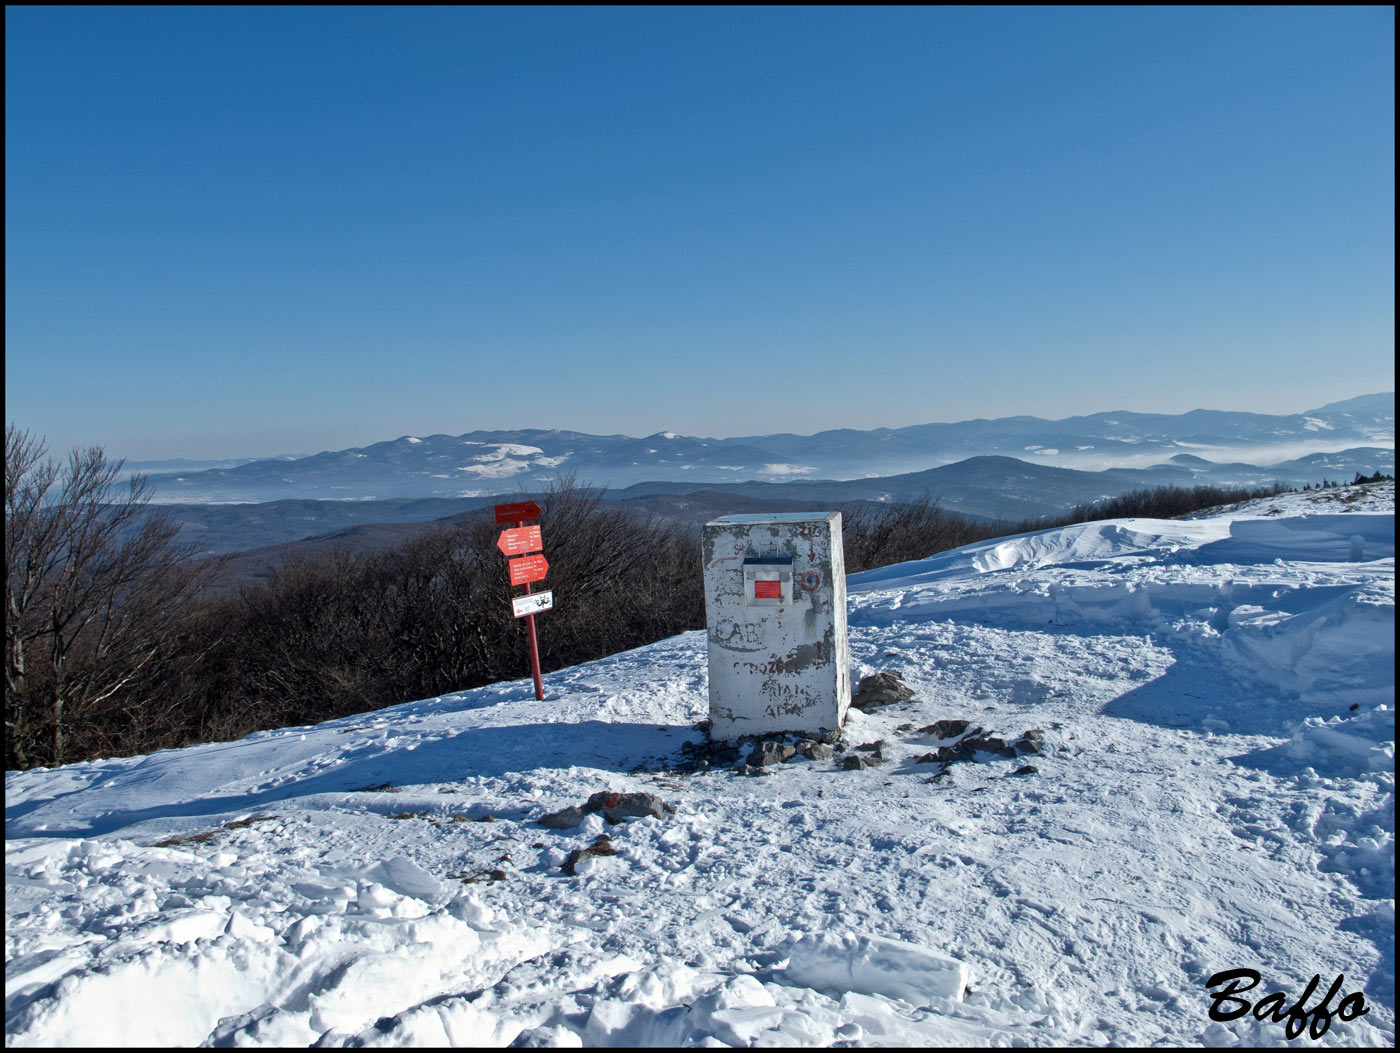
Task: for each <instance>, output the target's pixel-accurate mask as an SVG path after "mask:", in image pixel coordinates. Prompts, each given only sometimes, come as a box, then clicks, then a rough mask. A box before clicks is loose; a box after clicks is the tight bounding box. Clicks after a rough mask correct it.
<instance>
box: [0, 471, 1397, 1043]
mask: <svg viewBox="0 0 1400 1053" xmlns="http://www.w3.org/2000/svg"><path fill="white" fill-rule="evenodd" d="M1357 539H1359V542H1358V541H1357ZM1394 572H1395V564H1394V488H1393V484H1391V485H1374V486H1370V487H1366V488H1364V489H1362V488H1344V489H1340V490H1327V491H1317V492H1310V493H1305V494H1293V495H1282V496H1280V497H1276V498H1270V499H1267V500H1265V501H1260V502H1253V503H1250V504H1247V505H1243V506H1240V507H1238V508H1235V509H1232V510H1229V511H1227V512H1225V513H1222V514H1216V515H1210V516H1204V517H1200V518H1195V519H1188V520H1149V519H1132V520H1116V521H1111V522H1107V523H1092V524H1079V525H1077V526H1073V527H1067V528H1063V529H1060V530H1050V531H1040V532H1037V533H1033V534H1026V535H1021V536H1019V537H1016V538H1002V539H996V540H994V541H988V542H983V543H980V544H977V545H971V546H968V547H966V548H963V549H959V550H956V551H953V552H946V553H940V554H939V555H937V556H934V557H931V558H930V559H926V560H920V561H916V562H913V563H906V564H902V565H900V566H896V567H886V568H881V569H879V570H875V571H869V572H866V573H865V574H860V575H851V576H850V577H849V578H848V588H849V591H850V600H849V605H850V610H849V622H850V626H851V656H852V665H853V670H852V671H853V674H854V677H853V679H858V678H859V677H860V676H863V675H866V674H868V673H871V672H875V671H879V670H886V669H898V670H901V671H902V673H903V675H904V678H905V681H906V682H907V683H908V684H909V685H910V686H911V687H913V688H914V689H915V691H916V697H915V699H914V700H913V701H911V702H908V703H902V704H899V705H895V706H891V707H886V708H883V709H876V710H872V711H869V712H860V711H854V710H853V711H852V712H851V715H850V718H849V720H848V724H847V727H846V729H845V741H846V742H847V743H848V744H850V745H851V746H855V745H858V744H865V743H871V742H875V741H877V740H884V743H885V745H884V747H883V754H884V757H885V760H884V762H883V764H881V765H879V766H875V767H870V768H867V769H865V770H862V771H843V770H838V768H837V764H836V761H837V760H839V757H838V758H835V759H831V760H825V761H808V760H795V761H792V762H789V763H787V764H783V765H779V766H776V767H774V768H771V769H768V771H769V772H770V774H766V775H763V776H759V777H749V776H741V775H738V774H736V773H735V772H733V771H731V770H729V769H727V768H719V767H716V768H712V769H710V770H693V769H688V768H686V767H684V766H683V765H682V763H681V755H680V753H679V748H680V746H681V744H682V743H684V742H686V741H697V742H698V741H700V739H701V737H702V736H701V734H700V733H699V732H697V731H695V730H693V728H692V725H693V723H694V722H695V721H697V720H699V719H700V718H702V717H703V716H705V714H706V710H707V699H706V685H705V669H706V664H705V642H704V634H703V633H701V632H692V633H686V634H684V635H681V636H677V637H674V638H672V639H669V640H664V641H661V642H659V643H657V644H654V645H651V646H649V647H644V648H639V649H637V650H635V651H631V652H627V653H624V654H620V655H614V656H612V657H610V658H607V659H604V660H601V661H598V662H592V663H589V664H586V665H580V666H576V667H574V668H570V669H564V670H560V671H558V672H554V673H551V674H548V675H547V676H546V677H545V690H546V699H545V701H543V702H537V701H535V699H534V695H533V686H532V684H531V683H530V682H529V681H528V680H526V681H519V682H514V683H503V684H497V685H492V686H489V687H484V688H479V689H475V690H470V691H462V692H458V693H454V694H450V695H444V696H442V697H440V698H432V699H424V700H420V701H414V702H408V703H405V704H403V705H399V706H395V707H392V708H390V709H385V710H381V711H377V712H372V713H365V714H360V715H357V716H354V717H348V718H345V719H341V720H335V721H328V722H326V723H324V724H320V725H316V726H311V727H298V728H287V729H281V730H276V731H267V732H260V733H257V734H254V735H250V736H248V737H247V738H245V739H242V740H239V741H237V742H226V743H211V744H208V745H204V746H197V747H191V748H189V749H183V750H166V751H161V752H158V753H154V754H150V755H148V756H144V757H131V758H117V759H108V760H100V761H93V762H90V763H85V764H75V765H69V766H66V767H63V768H59V769H54V770H42V769H39V770H34V771H30V772H24V773H15V772H11V773H7V776H6V900H5V911H6V975H5V978H6V1028H5V1030H6V1041H7V1043H8V1044H10V1045H14V1046H34V1045H60V1046H74V1045H100V1046H114V1045H115V1046H122V1045H132V1046H135V1045H199V1044H201V1043H203V1044H210V1045H274V1046H275V1045H309V1044H311V1043H319V1044H321V1045H335V1046H343V1045H388V1046H406V1045H473V1046H482V1045H487V1046H489V1045H497V1046H499V1045H509V1044H511V1043H515V1044H522V1045H523V1044H533V1045H559V1046H578V1045H661V1046H679V1045H682V1044H685V1045H719V1044H726V1045H731V1046H739V1045H793V1044H797V1045H804V1046H822V1045H831V1044H841V1045H921V1046H927V1045H978V1046H985V1045H1013V1044H1015V1045H1021V1044H1025V1045H1069V1044H1075V1045H1080V1044H1083V1045H1108V1044H1115V1045H1148V1044H1169V1045H1240V1044H1243V1045H1258V1044H1266V1045H1283V1044H1284V1043H1285V1042H1286V1041H1287V1039H1286V1038H1285V1034H1284V1024H1283V1023H1280V1022H1275V1021H1274V1020H1272V1019H1267V1018H1266V1019H1264V1020H1259V1019H1256V1018H1255V1017H1254V1016H1253V1015H1246V1016H1243V1017H1241V1018H1239V1019H1236V1020H1232V1021H1228V1022H1216V1021H1212V1020H1211V1019H1210V1018H1209V1017H1208V1016H1207V1010H1208V1009H1209V1007H1210V1001H1211V999H1210V996H1209V994H1208V991H1207V988H1206V981H1207V980H1208V978H1209V977H1210V976H1211V975H1212V974H1214V973H1216V972H1219V971H1223V970H1227V969H1239V968H1251V969H1255V970H1257V971H1259V972H1260V973H1261V974H1262V977H1263V980H1262V982H1261V984H1260V987H1259V990H1258V991H1257V992H1255V993H1256V995H1259V996H1262V993H1263V992H1264V991H1265V990H1267V991H1270V992H1272V991H1285V992H1291V993H1292V994H1293V995H1294V996H1295V997H1296V996H1297V995H1299V994H1301V993H1302V991H1303V989H1304V987H1305V986H1306V985H1307V982H1308V981H1309V980H1310V979H1311V978H1312V977H1313V975H1315V974H1320V975H1321V976H1322V981H1321V990H1326V988H1327V986H1328V985H1329V984H1330V983H1331V981H1332V979H1333V978H1334V977H1336V976H1338V975H1344V976H1345V982H1344V984H1343V986H1342V990H1343V993H1351V992H1364V995H1365V999H1366V1004H1367V1006H1368V1008H1369V1012H1368V1013H1367V1014H1366V1015H1364V1016H1360V1017H1358V1018H1354V1019H1350V1020H1341V1019H1339V1018H1334V1019H1333V1020H1332V1022H1331V1026H1330V1028H1329V1030H1328V1031H1327V1032H1326V1034H1325V1035H1324V1036H1323V1037H1322V1038H1321V1039H1320V1040H1318V1042H1317V1044H1319V1045H1331V1046H1358V1045H1367V1046H1383V1045H1390V1044H1391V1042H1392V1040H1393V1038H1394V895H1395V877H1394V875H1395V869H1394V738H1395V718H1394V704H1395V703H1394V698H1395V694H1394V643H1393V640H1394ZM559 599H560V602H568V600H567V597H563V596H561V597H560V598H559ZM540 631H541V632H544V633H547V632H548V631H549V622H548V619H547V617H546V618H544V619H543V620H542V621H541V624H540ZM955 718H961V719H966V720H970V721H972V722H974V724H976V725H980V726H982V727H984V728H985V729H986V730H987V731H988V732H989V733H991V734H996V735H1002V736H1004V737H1007V738H1010V737H1012V736H1016V735H1020V734H1021V733H1022V732H1025V731H1027V730H1029V729H1032V728H1038V729H1042V742H1043V748H1042V749H1041V751H1040V752H1038V753H1035V754H1032V755H1028V756H1019V757H1016V758H1002V757H998V756H993V755H991V754H979V755H978V759H977V760H975V761H968V762H965V763H958V764H953V765H951V766H949V767H947V768H946V769H941V766H940V765H939V764H937V763H930V762H928V761H926V760H925V759H924V757H925V756H926V755H927V754H928V752H929V751H930V750H932V749H934V748H936V747H937V745H938V744H939V742H940V741H943V740H940V739H939V738H937V737H936V735H937V732H936V731H933V730H923V731H920V730H919V729H920V728H925V729H927V728H928V726H929V725H930V724H931V723H932V722H933V721H937V720H943V719H955ZM1027 761H1030V762H1032V764H1033V766H1034V767H1035V768H1036V769H1038V770H1037V771H1035V772H1032V773H1026V774H1015V773H1016V772H1017V771H1018V770H1019V769H1021V767H1022V765H1024V764H1025V763H1026V762H1027ZM602 789H610V790H616V791H620V792H621V791H646V792H650V793H655V794H658V795H660V796H662V797H663V798H664V799H665V800H666V801H667V802H668V803H670V804H671V805H672V806H673V807H674V808H675V812H674V814H671V815H668V816H667V818H665V819H655V818H645V819H637V820H631V821H628V822H627V823H625V824H622V825H618V826H607V825H606V824H605V823H604V821H603V819H602V818H601V816H599V815H596V814H595V815H591V816H589V817H588V819H587V820H586V821H585V822H584V823H583V824H582V825H581V826H579V827H577V828H574V829H566V830H555V829H547V828H544V827H541V826H539V825H538V822H537V820H538V819H539V817H540V816H541V815H542V814H544V813H545V812H548V811H553V810H556V809H559V808H563V807H565V806H568V805H575V804H581V803H583V802H584V801H585V800H586V799H587V797H588V796H589V795H590V794H592V793H594V792H597V791H598V790H602ZM604 833H607V834H608V835H609V836H610V837H611V839H612V842H613V845H614V846H615V848H616V854H615V855H612V856H598V857H594V858H590V859H588V860H587V861H586V862H585V863H584V864H582V865H580V866H579V868H578V874H577V876H574V877H568V876H565V875H564V874H563V873H562V872H561V870H560V865H561V864H562V863H563V862H564V860H565V858H566V857H567V856H568V854H569V851H570V850H571V849H574V848H580V847H586V846H588V845H591V844H592V843H593V842H594V840H595V839H596V838H597V837H599V835H601V834H604ZM1314 1001H1315V999H1314ZM1290 1004H1291V999H1290ZM1336 1004H1337V1003H1336V1002H1335V1001H1334V1002H1333V1005H1332V1008H1334V1009H1335V1008H1336ZM1309 1041H1312V1040H1311V1039H1310V1040H1309Z"/></svg>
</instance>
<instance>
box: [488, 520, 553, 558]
mask: <svg viewBox="0 0 1400 1053" xmlns="http://www.w3.org/2000/svg"><path fill="white" fill-rule="evenodd" d="M496 547H497V548H498V549H500V550H501V551H502V552H503V553H504V554H505V555H507V556H518V555H520V553H522V552H538V551H539V550H540V549H542V548H544V542H543V541H541V540H540V528H539V527H538V526H527V527H517V528H516V529H514V530H502V531H501V536H500V537H498V538H497V539H496Z"/></svg>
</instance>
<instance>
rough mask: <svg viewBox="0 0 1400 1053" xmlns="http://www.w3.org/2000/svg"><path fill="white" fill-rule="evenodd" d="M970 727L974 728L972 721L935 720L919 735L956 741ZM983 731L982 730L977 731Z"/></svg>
mask: <svg viewBox="0 0 1400 1053" xmlns="http://www.w3.org/2000/svg"><path fill="white" fill-rule="evenodd" d="M970 727H972V721H970V720H935V721H934V722H933V723H932V724H929V725H927V726H925V727H922V728H920V729H919V734H920V735H932V736H933V737H934V738H937V739H955V738H957V737H958V736H959V735H962V734H964V733H965V732H966V731H967V729H968V728H970ZM981 730H982V729H981V728H977V729H976V731H981ZM974 734H975V732H974Z"/></svg>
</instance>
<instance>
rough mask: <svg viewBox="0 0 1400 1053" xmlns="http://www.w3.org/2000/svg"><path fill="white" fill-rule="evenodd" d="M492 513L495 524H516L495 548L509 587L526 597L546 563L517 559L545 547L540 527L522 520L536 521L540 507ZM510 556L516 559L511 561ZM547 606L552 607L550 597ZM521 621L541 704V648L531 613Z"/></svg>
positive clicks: (518, 505) (519, 504)
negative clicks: (522, 589)
mask: <svg viewBox="0 0 1400 1053" xmlns="http://www.w3.org/2000/svg"><path fill="white" fill-rule="evenodd" d="M495 512H496V522H497V523H514V524H515V529H513V530H503V531H501V536H500V537H499V538H497V539H496V547H497V548H498V549H500V550H501V554H502V555H504V556H505V557H506V559H507V563H506V566H507V568H508V569H509V570H510V583H511V584H512V585H524V586H525V595H526V596H529V595H530V582H532V581H543V580H544V575H545V572H546V571H547V570H549V562H548V561H547V560H546V559H545V558H544V556H543V555H537V556H527V555H520V553H525V552H539V551H540V549H542V548H543V547H544V542H543V541H542V539H541V537H540V528H539V525H538V524H536V525H534V526H528V527H527V526H526V525H525V520H527V519H538V518H539V516H540V506H539V505H537V504H535V502H533V501H516V502H514V503H513V504H507V505H496V507H495ZM512 556H518V557H519V558H516V559H511V558H510V557H512ZM550 606H551V607H552V606H553V596H552V594H551V596H550ZM540 609H542V610H548V609H549V608H548V607H541V608H540ZM517 617H519V615H517ZM524 618H525V632H526V635H527V636H528V637H529V640H530V671H531V672H532V673H533V674H534V677H535V700H536V701H538V702H542V701H544V683H543V682H542V681H541V680H540V647H539V641H538V639H537V638H536V636H535V615H534V612H533V611H531V612H530V613H529V614H526V615H525V616H524Z"/></svg>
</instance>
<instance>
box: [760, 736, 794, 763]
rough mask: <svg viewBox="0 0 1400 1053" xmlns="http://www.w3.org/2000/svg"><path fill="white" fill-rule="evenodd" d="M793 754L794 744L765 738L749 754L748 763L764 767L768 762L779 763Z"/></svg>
mask: <svg viewBox="0 0 1400 1053" xmlns="http://www.w3.org/2000/svg"><path fill="white" fill-rule="evenodd" d="M795 756H797V747H796V746H792V745H790V744H788V743H786V742H775V741H773V740H772V739H766V740H764V741H763V742H760V743H759V744H758V747H757V748H756V749H755V750H754V751H753V752H752V753H750V754H749V763H750V764H751V765H753V766H754V767H758V768H766V767H768V766H769V765H770V764H781V763H783V761H786V760H791V759H792V758H793V757H795Z"/></svg>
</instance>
